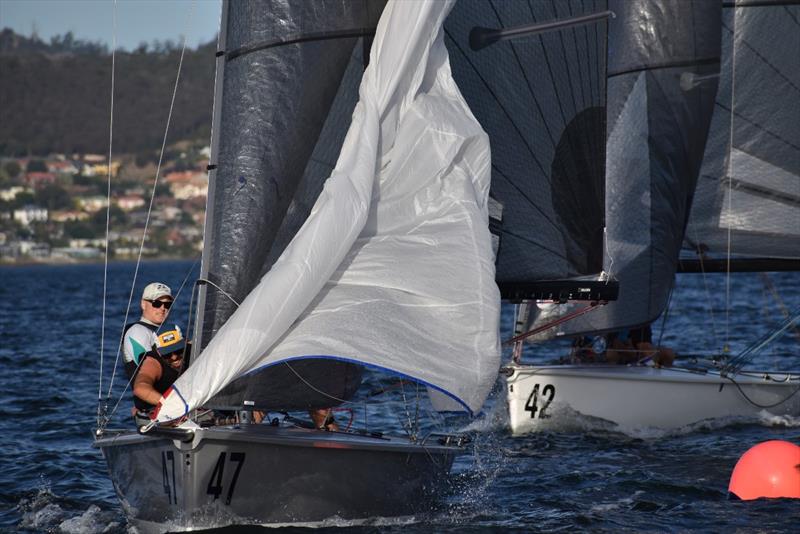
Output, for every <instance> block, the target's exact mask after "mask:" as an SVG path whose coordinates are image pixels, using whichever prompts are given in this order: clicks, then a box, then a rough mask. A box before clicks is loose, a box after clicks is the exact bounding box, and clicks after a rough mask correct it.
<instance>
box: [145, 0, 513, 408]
mask: <svg viewBox="0 0 800 534" xmlns="http://www.w3.org/2000/svg"><path fill="white" fill-rule="evenodd" d="M231 4H232V5H233V4H236V3H231ZM451 7H452V3H451V2H433V1H432V2H421V3H412V2H397V3H390V4H389V5H388V6H387V7H386V9H385V10H384V13H383V15H382V16H381V19H380V22H379V24H378V28H377V32H376V35H375V40H374V43H373V46H372V50H371V54H370V62H369V66H368V68H367V69H366V71H365V72H364V75H363V79H362V81H361V85H360V89H359V102H358V104H357V105H356V107H355V111H354V112H353V116H352V123H351V125H350V128H349V130H348V132H347V135H346V138H345V140H344V143H343V147H342V150H341V153H340V154H339V157H338V161H337V163H336V167H335V169H334V170H333V172H332V173H331V175H330V178H329V179H328V180H327V181H326V182H325V185H324V189H323V190H322V193H321V194H320V195H319V198H318V199H317V200H316V203H315V204H314V207H313V209H312V210H311V212H310V214H309V216H308V218H307V219H306V220H305V222H304V224H303V226H302V227H301V228H300V230H299V231H298V232H297V233H296V234H295V235H294V237H293V238H292V239H291V242H290V244H289V245H288V246H287V247H286V249H285V250H284V251H283V252H282V253H281V254H280V257H279V258H278V259H277V261H275V263H274V264H273V265H272V266H271V268H270V270H269V272H267V273H266V274H265V275H264V276H263V278H261V281H260V282H259V283H258V285H256V287H255V288H254V289H253V290H252V291H251V292H250V293H249V294H248V295H247V297H246V298H245V299H244V301H243V302H242V303H241V305H240V306H238V308H237V309H236V310H235V311H234V312H233V313H232V314H231V315H230V317H229V318H227V321H225V322H224V324H223V325H222V326H221V327H219V328H218V329H217V331H216V334H215V335H214V337H213V338H212V339H211V341H210V342H209V343H208V345H207V346H206V347H205V349H204V350H203V351H202V353H200V355H199V356H198V357H197V358H196V359H195V362H194V363H193V365H192V366H191V367H189V369H188V370H187V371H186V372H185V373H184V374H183V375H182V376H181V377H180V378H179V379H178V380H177V381H176V382H175V384H174V385H173V388H172V390H171V391H170V393H169V394H168V395H167V396H166V398H165V400H164V402H163V404H162V405H161V406H160V411H159V412H158V420H160V421H166V420H171V419H174V418H176V417H180V416H182V415H184V414H185V413H187V412H188V411H189V410H190V409H193V408H195V407H198V406H200V405H202V404H203V403H205V402H206V401H208V400H209V399H210V398H211V397H212V396H213V395H214V394H216V393H217V392H219V391H220V390H221V389H222V388H223V387H225V386H226V385H227V384H229V383H230V382H232V381H233V380H235V379H237V378H239V377H241V376H242V375H245V374H248V373H250V374H259V373H261V372H263V371H264V370H266V369H269V368H271V367H273V366H276V365H284V366H285V365H289V366H290V367H291V366H294V365H295V363H296V362H297V361H298V360H304V359H307V358H318V359H328V360H341V361H345V362H355V363H359V364H363V365H369V366H375V367H378V368H381V369H387V370H389V371H392V372H394V373H397V374H401V375H406V376H409V377H411V378H413V379H415V380H418V381H420V382H423V383H425V384H427V385H428V386H429V387H431V388H433V389H434V390H436V391H439V392H441V393H442V394H443V395H445V396H446V397H448V398H450V399H452V400H453V401H455V402H457V403H458V404H459V405H460V406H461V407H462V408H464V409H467V410H470V411H475V410H477V409H478V408H479V407H480V406H481V405H482V403H483V401H484V399H485V397H486V395H488V393H489V391H490V390H491V387H492V385H493V383H494V380H495V377H496V372H497V368H498V366H499V344H498V338H497V333H498V323H499V294H498V290H497V286H496V285H495V282H494V255H493V253H492V248H491V237H490V234H489V230H488V218H489V215H488V190H489V172H490V169H489V167H490V157H489V144H488V140H487V137H486V134H485V133H484V132H483V130H482V129H481V128H480V125H479V124H478V123H477V121H476V120H475V119H474V117H473V116H472V114H471V113H470V111H469V108H468V107H467V105H466V103H465V102H464V100H463V98H462V97H461V95H460V93H459V90H458V88H457V86H456V85H455V83H454V81H453V79H452V77H451V75H450V66H449V61H448V54H447V49H446V48H445V46H444V34H443V31H442V24H443V21H444V19H445V17H446V16H447V14H448V12H449V11H450V8H451ZM229 25H230V24H229ZM263 98H269V95H267V96H264V97H263ZM222 113H223V114H225V106H224V105H223V110H222ZM271 156H275V157H278V156H280V154H277V155H275V154H272V155H271ZM234 195H235V193H234ZM245 198H246V197H245ZM225 207H226V208H227V206H225ZM242 224H243V225H244V224H245V221H244V220H243V221H242ZM248 239H256V237H251V238H248ZM252 244H253V245H255V244H256V243H255V242H253V243H252ZM211 246H212V247H219V246H220V243H219V242H212V243H211ZM267 255H268V254H267ZM308 394H311V391H310V389H309V392H308ZM245 400H247V399H245Z"/></svg>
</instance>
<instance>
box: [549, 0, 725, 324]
mask: <svg viewBox="0 0 800 534" xmlns="http://www.w3.org/2000/svg"><path fill="white" fill-rule="evenodd" d="M609 8H610V9H611V10H612V11H614V12H615V13H616V18H615V19H614V20H612V21H611V22H610V23H609V44H608V57H609V67H608V139H607V146H608V148H607V153H606V190H605V192H606V201H605V213H606V226H607V228H606V233H607V237H606V250H605V260H604V268H605V270H606V271H607V272H609V273H611V275H613V276H614V277H615V278H616V279H617V280H619V284H620V288H619V297H618V300H617V301H615V302H611V303H609V304H608V305H606V306H603V307H601V308H598V309H597V310H596V311H593V312H592V313H589V314H586V315H584V316H582V317H580V318H578V319H575V320H573V321H569V322H567V323H565V324H564V325H563V326H561V327H560V329H559V331H558V333H560V334H578V333H586V332H597V331H608V330H616V329H620V328H627V327H633V326H637V325H642V324H647V323H649V322H651V321H653V320H654V319H655V318H656V317H658V315H659V314H660V313H661V312H662V311H663V309H664V307H665V306H666V304H667V300H668V296H669V291H670V288H671V287H672V281H673V278H674V275H675V271H676V265H677V261H678V256H679V253H680V249H681V243H682V240H683V235H684V230H685V228H686V223H687V219H688V216H689V211H690V208H691V204H692V197H693V193H694V190H695V185H696V182H697V177H698V174H699V169H700V165H701V162H702V159H703V152H704V147H705V143H706V137H707V133H708V130H709V125H710V122H711V115H712V111H713V104H714V99H715V96H716V90H717V83H718V74H719V58H720V20H721V4H719V3H718V2H684V1H682V0H671V1H663V2H650V1H649V0H619V1H617V0H614V1H611V2H610V3H609Z"/></svg>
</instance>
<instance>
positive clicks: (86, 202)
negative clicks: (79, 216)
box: [77, 195, 108, 212]
mask: <svg viewBox="0 0 800 534" xmlns="http://www.w3.org/2000/svg"><path fill="white" fill-rule="evenodd" d="M77 201H78V206H80V208H81V209H82V210H83V211H89V212H95V211H99V210H102V209H105V208H107V207H108V199H107V198H106V197H101V196H99V195H97V196H91V197H81V198H79V199H77Z"/></svg>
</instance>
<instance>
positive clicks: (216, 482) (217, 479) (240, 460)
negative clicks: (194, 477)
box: [206, 452, 244, 504]
mask: <svg viewBox="0 0 800 534" xmlns="http://www.w3.org/2000/svg"><path fill="white" fill-rule="evenodd" d="M226 456H227V454H226V453H224V452H221V453H219V458H218V459H217V465H216V467H214V471H213V472H212V473H211V479H210V480H209V481H208V488H207V490H206V493H207V494H208V495H213V496H214V500H215V501H216V500H217V499H219V496H220V495H221V494H222V491H223V488H222V475H223V473H224V472H225V457H226ZM228 463H235V464H236V470H235V471H234V472H233V476H232V477H231V480H230V483H229V484H228V493H227V495H225V504H230V503H231V499H233V490H235V489H236V481H237V480H239V473H240V472H241V471H242V466H243V465H244V453H243V452H232V453H231V456H230V460H229V461H228Z"/></svg>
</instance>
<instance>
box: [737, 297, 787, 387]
mask: <svg viewBox="0 0 800 534" xmlns="http://www.w3.org/2000/svg"><path fill="white" fill-rule="evenodd" d="M798 320H800V309H797V310H795V311H794V312H792V315H791V316H790V317H788V318H787V319H786V320H784V322H783V323H781V325H780V326H779V327H778V328H777V329H775V330H774V331H772V332H767V333H766V334H764V335H763V336H762V337H761V338H760V339H758V340H757V341H756V342H755V343H753V344H752V345H750V346H749V347H747V348H746V349H745V350H743V351H742V352H741V353H739V354H738V355H737V356H736V357H735V358H733V359H732V360H731V361H730V362H728V364H727V365H726V366H724V367H723V369H722V371H724V372H726V373H738V372H739V371H740V370H741V369H742V367H743V366H744V365H745V364H746V363H747V362H748V361H749V360H751V359H752V358H753V356H755V355H756V354H758V353H759V352H760V351H761V349H763V348H764V347H765V346H766V345H768V344H769V343H771V342H772V341H774V340H775V339H777V337H778V336H780V335H781V334H783V333H784V332H786V330H788V329H789V328H791V327H792V325H793V324H794V323H795V322H796V321H798Z"/></svg>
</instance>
